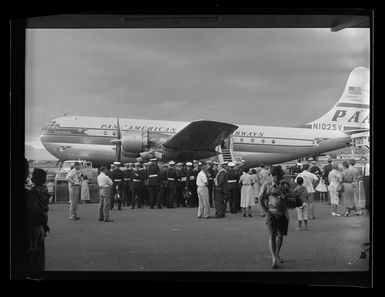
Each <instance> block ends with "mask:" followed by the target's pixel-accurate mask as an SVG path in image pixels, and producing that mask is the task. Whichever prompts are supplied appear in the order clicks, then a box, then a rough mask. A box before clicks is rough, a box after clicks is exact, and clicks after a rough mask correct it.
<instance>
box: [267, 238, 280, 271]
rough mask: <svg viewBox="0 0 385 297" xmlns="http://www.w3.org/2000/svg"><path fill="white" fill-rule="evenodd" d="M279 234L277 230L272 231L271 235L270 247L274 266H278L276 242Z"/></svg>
mask: <svg viewBox="0 0 385 297" xmlns="http://www.w3.org/2000/svg"><path fill="white" fill-rule="evenodd" d="M276 237H277V234H276V233H275V232H272V233H270V235H269V249H270V253H271V257H272V259H273V266H272V268H277V267H278V266H277V254H276V250H277V242H276Z"/></svg>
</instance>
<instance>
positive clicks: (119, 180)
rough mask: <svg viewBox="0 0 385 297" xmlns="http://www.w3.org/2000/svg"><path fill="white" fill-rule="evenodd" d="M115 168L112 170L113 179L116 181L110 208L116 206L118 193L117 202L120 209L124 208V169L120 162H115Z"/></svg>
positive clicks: (113, 186)
mask: <svg viewBox="0 0 385 297" xmlns="http://www.w3.org/2000/svg"><path fill="white" fill-rule="evenodd" d="M114 165H115V169H114V170H113V171H112V172H111V179H112V181H113V182H114V183H113V185H112V191H111V204H110V209H111V210H112V209H113V208H114V203H115V199H114V198H115V195H116V194H118V197H117V199H116V202H117V203H118V210H122V184H123V179H124V174H123V171H122V170H120V162H114Z"/></svg>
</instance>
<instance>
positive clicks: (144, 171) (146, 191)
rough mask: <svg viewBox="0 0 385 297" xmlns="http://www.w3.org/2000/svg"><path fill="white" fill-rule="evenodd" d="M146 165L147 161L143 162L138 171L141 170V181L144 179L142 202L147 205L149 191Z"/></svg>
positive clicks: (148, 202)
mask: <svg viewBox="0 0 385 297" xmlns="http://www.w3.org/2000/svg"><path fill="white" fill-rule="evenodd" d="M147 167H148V163H143V164H142V169H141V170H140V172H141V175H142V177H143V181H144V187H143V204H144V205H147V206H149V205H150V191H149V189H148V176H147Z"/></svg>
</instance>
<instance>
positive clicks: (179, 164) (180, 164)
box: [176, 162, 184, 166]
mask: <svg viewBox="0 0 385 297" xmlns="http://www.w3.org/2000/svg"><path fill="white" fill-rule="evenodd" d="M176 165H178V166H183V165H184V164H183V163H182V162H179V163H178V164H176Z"/></svg>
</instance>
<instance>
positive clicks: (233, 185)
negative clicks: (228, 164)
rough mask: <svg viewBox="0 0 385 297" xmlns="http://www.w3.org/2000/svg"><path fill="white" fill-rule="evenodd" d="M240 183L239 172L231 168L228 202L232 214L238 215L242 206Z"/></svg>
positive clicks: (229, 172)
mask: <svg viewBox="0 0 385 297" xmlns="http://www.w3.org/2000/svg"><path fill="white" fill-rule="evenodd" d="M238 181H239V175H238V172H237V171H236V170H235V169H234V168H230V169H229V171H228V190H229V196H228V201H229V205H230V213H236V212H237V210H238V206H239V205H240V201H239V184H238Z"/></svg>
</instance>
